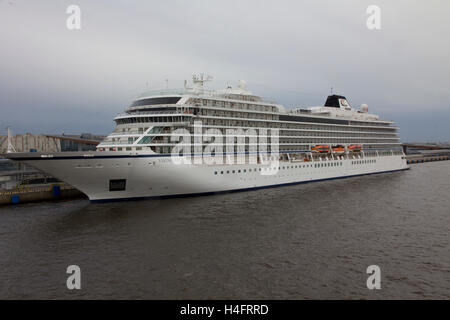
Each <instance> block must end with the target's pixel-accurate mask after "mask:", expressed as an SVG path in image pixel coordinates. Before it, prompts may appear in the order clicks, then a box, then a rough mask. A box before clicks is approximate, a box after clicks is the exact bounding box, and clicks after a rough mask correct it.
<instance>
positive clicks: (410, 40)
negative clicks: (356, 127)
mask: <svg viewBox="0 0 450 320" xmlns="http://www.w3.org/2000/svg"><path fill="white" fill-rule="evenodd" d="M71 4H76V5H78V6H79V7H80V8H81V30H68V29H67V28H66V20H67V18H68V16H69V15H68V14H67V13H66V9H67V7H68V6H69V5H71ZM371 4H375V5H378V6H379V7H380V9H381V30H369V29H368V28H367V26H366V20H367V18H368V14H367V13H366V9H367V7H368V6H369V5H371ZM449 39H450V2H449V1H448V0H441V1H438V0H432V1H406V0H405V1H399V0H396V1H384V0H371V1H365V0H330V1H324V0H314V1H313V0H309V1H300V0H295V1H280V0H278V1H262V0H257V1H249V0H239V1H234V0H227V1H214V0H207V1H206V0H205V1H197V0H190V1H186V0H184V1H170V0H164V1H162V0H161V1H130V0H126V1H125V0H123V1H122V0H120V1H119V0H116V1H112V0H97V1H93V0H90V1H80V0H71V1H62V0H58V1H56V0H55V1H42V0H41V1H24V0H0V41H1V46H0V58H1V59H0V71H1V72H0V110H1V114H0V134H4V131H5V127H6V126H8V125H10V126H11V127H12V129H13V131H14V133H24V132H31V133H61V132H63V131H64V132H66V133H81V132H92V133H109V132H110V131H111V130H112V128H113V121H112V119H113V117H114V116H115V114H116V113H118V112H121V111H123V110H124V109H125V108H126V107H127V106H128V105H129V103H130V101H131V100H132V99H133V98H134V97H135V96H136V95H137V94H139V93H140V92H142V91H145V89H146V86H147V85H148V86H150V88H161V87H165V79H169V80H168V82H169V87H170V88H175V87H181V86H182V85H183V80H184V79H188V80H190V79H191V77H192V74H193V73H199V72H205V73H208V74H211V75H212V76H214V81H213V82H212V83H211V84H210V86H211V87H214V88H221V87H224V86H225V85H226V84H227V82H228V83H230V84H232V85H234V84H235V83H236V82H237V80H239V79H245V80H246V81H247V83H248V88H249V90H251V91H252V92H253V93H255V94H257V95H261V96H265V97H268V98H270V99H271V100H276V101H277V102H279V103H282V104H284V105H285V106H286V107H292V106H309V105H323V103H324V102H325V99H326V96H327V95H328V94H329V92H330V87H331V86H333V87H334V92H335V93H338V94H342V95H345V96H346V97H347V98H348V100H349V102H350V103H351V104H352V105H353V106H354V107H359V106H360V105H361V104H362V103H367V104H368V105H369V111H370V112H373V113H377V114H379V115H380V116H381V117H382V118H387V119H391V120H394V121H396V123H397V124H398V125H399V126H400V135H401V137H402V140H403V141H412V140H427V141H430V140H441V141H444V140H445V141H449V140H450V40H449Z"/></svg>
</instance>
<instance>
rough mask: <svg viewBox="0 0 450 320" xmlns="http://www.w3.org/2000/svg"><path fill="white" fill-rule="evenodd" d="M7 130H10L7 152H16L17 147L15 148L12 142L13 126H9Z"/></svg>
mask: <svg viewBox="0 0 450 320" xmlns="http://www.w3.org/2000/svg"><path fill="white" fill-rule="evenodd" d="M6 130H7V131H8V149H7V150H6V153H13V152H16V149H15V148H14V145H13V144H12V136H11V128H10V127H7V128H6Z"/></svg>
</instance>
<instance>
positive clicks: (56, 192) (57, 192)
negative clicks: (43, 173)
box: [52, 185, 61, 197]
mask: <svg viewBox="0 0 450 320" xmlns="http://www.w3.org/2000/svg"><path fill="white" fill-rule="evenodd" d="M52 192H53V195H54V196H55V197H58V196H60V195H61V187H60V186H58V185H54V186H53V187H52Z"/></svg>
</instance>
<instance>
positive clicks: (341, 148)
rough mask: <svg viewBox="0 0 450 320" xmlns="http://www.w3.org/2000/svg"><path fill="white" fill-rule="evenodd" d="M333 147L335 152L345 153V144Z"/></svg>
mask: <svg viewBox="0 0 450 320" xmlns="http://www.w3.org/2000/svg"><path fill="white" fill-rule="evenodd" d="M331 149H332V150H333V152H334V153H338V154H341V153H345V147H344V146H333V147H331Z"/></svg>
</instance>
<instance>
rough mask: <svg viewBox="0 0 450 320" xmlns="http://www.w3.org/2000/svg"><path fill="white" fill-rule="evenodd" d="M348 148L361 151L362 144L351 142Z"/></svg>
mask: <svg viewBox="0 0 450 320" xmlns="http://www.w3.org/2000/svg"><path fill="white" fill-rule="evenodd" d="M347 149H348V150H350V151H353V152H361V145H359V144H351V145H349V146H348V147H347Z"/></svg>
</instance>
